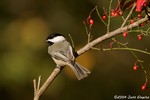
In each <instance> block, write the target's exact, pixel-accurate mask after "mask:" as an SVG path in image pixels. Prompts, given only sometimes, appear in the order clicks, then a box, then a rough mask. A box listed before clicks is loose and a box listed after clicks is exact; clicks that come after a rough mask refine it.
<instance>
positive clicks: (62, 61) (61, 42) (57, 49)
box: [46, 33, 90, 80]
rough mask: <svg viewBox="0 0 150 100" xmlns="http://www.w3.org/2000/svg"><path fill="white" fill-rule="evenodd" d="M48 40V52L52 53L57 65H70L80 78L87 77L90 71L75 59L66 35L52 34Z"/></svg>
mask: <svg viewBox="0 0 150 100" xmlns="http://www.w3.org/2000/svg"><path fill="white" fill-rule="evenodd" d="M46 42H47V43H48V44H49V47H48V53H49V54H50V55H51V57H52V59H53V60H54V62H55V63H56V64H57V67H59V68H61V67H64V66H66V65H68V66H70V67H71V69H72V70H73V72H74V73H75V75H76V77H77V79H78V80H81V79H83V78H84V77H87V74H90V71H89V70H88V69H86V68H84V67H83V66H81V65H80V64H79V63H77V62H76V61H75V56H74V53H73V49H72V47H71V45H70V43H69V42H68V41H67V40H66V39H65V37H64V35H62V34H59V33H53V34H50V35H49V36H48V37H47V40H46Z"/></svg>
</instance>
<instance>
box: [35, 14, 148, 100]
mask: <svg viewBox="0 0 150 100" xmlns="http://www.w3.org/2000/svg"><path fill="white" fill-rule="evenodd" d="M147 20H148V18H147V16H146V17H145V18H142V19H141V20H138V21H136V22H134V23H133V24H130V25H128V26H125V27H121V28H119V29H116V30H114V31H112V32H108V33H106V34H105V35H103V36H100V37H98V38H97V39H95V40H93V41H92V42H89V43H88V44H87V45H85V46H84V47H83V48H81V49H80V50H78V51H77V53H78V55H82V54H83V53H85V52H86V51H88V50H89V49H91V48H93V47H94V46H95V45H97V44H99V43H101V42H102V41H104V40H107V39H109V38H112V37H113V36H116V35H118V34H120V33H122V32H123V31H127V30H129V29H132V28H134V27H137V26H138V25H139V24H141V23H143V22H145V21H147ZM61 70H62V68H61V69H60V68H58V67H56V68H55V69H54V70H53V72H52V73H51V74H50V76H49V77H48V78H47V80H46V81H45V82H44V84H43V85H42V86H41V88H40V81H41V78H40V77H39V79H38V84H36V80H35V79H34V80H33V84H34V100H39V98H40V96H41V95H42V93H43V92H44V91H45V90H46V89H47V88H48V86H49V85H50V84H51V83H52V82H53V80H54V79H55V78H56V76H57V75H58V74H59V73H60V72H61ZM36 85H38V86H36Z"/></svg>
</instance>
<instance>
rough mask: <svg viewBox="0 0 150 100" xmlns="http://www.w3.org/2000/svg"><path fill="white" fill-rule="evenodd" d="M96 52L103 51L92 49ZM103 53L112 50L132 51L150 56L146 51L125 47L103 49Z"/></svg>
mask: <svg viewBox="0 0 150 100" xmlns="http://www.w3.org/2000/svg"><path fill="white" fill-rule="evenodd" d="M92 49H94V50H101V49H100V48H92ZM102 50H103V51H111V50H131V51H136V52H140V53H143V54H147V55H150V52H147V51H144V50H140V49H135V48H126V47H125V48H124V47H119V48H103V49H102Z"/></svg>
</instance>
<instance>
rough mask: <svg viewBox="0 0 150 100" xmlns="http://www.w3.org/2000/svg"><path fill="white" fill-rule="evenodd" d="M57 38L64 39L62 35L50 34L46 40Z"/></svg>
mask: <svg viewBox="0 0 150 100" xmlns="http://www.w3.org/2000/svg"><path fill="white" fill-rule="evenodd" d="M57 36H63V37H64V35H62V34H60V33H52V34H50V35H49V36H48V37H47V40H48V39H53V38H54V37H57Z"/></svg>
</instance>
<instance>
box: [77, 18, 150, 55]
mask: <svg viewBox="0 0 150 100" xmlns="http://www.w3.org/2000/svg"><path fill="white" fill-rule="evenodd" d="M147 20H148V18H147V16H145V18H143V19H141V20H138V21H136V22H134V23H133V24H130V25H128V26H125V27H121V28H118V29H116V30H114V31H112V32H109V33H107V34H105V35H103V36H100V37H98V38H97V39H95V40H93V41H91V42H90V43H88V44H87V45H85V46H84V47H83V48H81V49H80V50H78V51H77V53H78V55H81V54H83V53H85V52H86V51H88V50H89V49H91V48H92V47H94V46H95V45H97V44H99V43H101V42H102V41H104V40H107V39H109V38H111V37H113V36H115V35H118V34H120V33H122V32H124V31H127V30H129V29H132V28H134V27H137V26H139V24H141V23H143V22H145V21H147Z"/></svg>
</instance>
